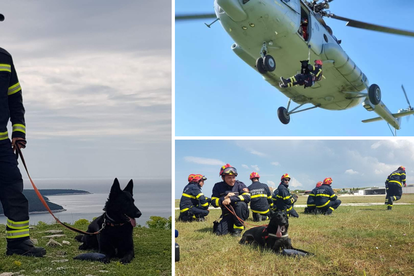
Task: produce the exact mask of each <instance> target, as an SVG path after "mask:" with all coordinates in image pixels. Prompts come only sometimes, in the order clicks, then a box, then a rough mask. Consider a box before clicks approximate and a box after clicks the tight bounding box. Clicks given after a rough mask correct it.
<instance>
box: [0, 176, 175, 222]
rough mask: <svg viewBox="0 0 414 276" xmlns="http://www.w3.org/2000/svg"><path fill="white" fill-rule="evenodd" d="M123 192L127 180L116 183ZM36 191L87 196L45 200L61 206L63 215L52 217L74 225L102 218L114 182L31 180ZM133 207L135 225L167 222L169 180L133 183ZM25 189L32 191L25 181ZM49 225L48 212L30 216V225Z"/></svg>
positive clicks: (50, 217) (169, 200) (0, 219)
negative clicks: (63, 191)
mask: <svg viewBox="0 0 414 276" xmlns="http://www.w3.org/2000/svg"><path fill="white" fill-rule="evenodd" d="M118 180H119V183H120V185H121V189H124V188H125V186H126V185H127V184H128V181H129V180H130V179H118ZM33 181H34V183H35V185H36V187H37V188H38V189H39V190H41V189H76V190H84V191H88V192H90V194H73V195H56V196H47V198H48V199H49V201H50V202H53V203H56V204H59V205H61V206H62V207H63V208H64V209H65V211H57V212H56V211H54V213H53V214H54V215H55V216H56V217H57V218H58V219H59V220H60V221H61V222H66V223H74V222H75V221H77V220H79V219H87V220H89V221H92V220H93V218H95V217H98V216H100V215H102V214H103V212H104V211H103V210H102V209H103V208H104V206H105V202H106V201H107V199H108V196H109V192H110V190H111V186H112V183H113V181H114V179H33ZM133 181H134V189H133V193H134V199H135V205H136V206H137V207H138V209H139V210H140V211H141V213H142V216H141V217H140V218H138V219H136V222H137V225H141V226H145V227H147V224H146V223H147V221H149V220H150V217H151V216H159V217H164V218H169V217H170V216H171V215H172V211H171V180H170V179H133ZM24 183H25V189H33V188H32V186H31V184H30V182H29V180H26V179H25V180H24ZM6 221H7V218H6V217H5V216H4V215H0V224H6ZM40 221H42V222H45V223H48V224H52V223H54V222H55V219H54V218H53V217H52V215H51V214H49V213H48V212H46V213H31V214H30V220H29V222H30V225H37V224H38V222H40Z"/></svg>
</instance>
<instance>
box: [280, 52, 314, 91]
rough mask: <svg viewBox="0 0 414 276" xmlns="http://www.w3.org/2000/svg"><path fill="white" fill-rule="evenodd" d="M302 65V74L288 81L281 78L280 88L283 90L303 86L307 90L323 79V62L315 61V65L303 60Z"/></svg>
mask: <svg viewBox="0 0 414 276" xmlns="http://www.w3.org/2000/svg"><path fill="white" fill-rule="evenodd" d="M301 63H302V70H301V74H297V75H295V76H293V77H290V78H288V79H284V78H283V77H280V80H281V81H282V82H281V83H280V84H279V86H280V87H281V88H286V87H292V86H295V85H303V86H304V87H305V88H306V87H311V86H313V85H314V84H315V82H317V81H320V80H321V79H322V60H320V59H317V60H315V65H311V64H308V61H307V60H303V61H301Z"/></svg>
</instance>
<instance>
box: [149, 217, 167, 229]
mask: <svg viewBox="0 0 414 276" xmlns="http://www.w3.org/2000/svg"><path fill="white" fill-rule="evenodd" d="M147 225H148V227H149V228H152V229H171V225H172V224H171V217H169V218H168V219H166V218H163V217H157V216H151V217H150V220H149V221H147Z"/></svg>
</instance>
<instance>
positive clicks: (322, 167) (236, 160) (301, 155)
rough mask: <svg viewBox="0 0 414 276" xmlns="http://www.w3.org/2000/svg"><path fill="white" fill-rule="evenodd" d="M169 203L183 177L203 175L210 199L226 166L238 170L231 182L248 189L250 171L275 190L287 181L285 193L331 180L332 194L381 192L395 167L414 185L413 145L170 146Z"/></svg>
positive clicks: (372, 142)
mask: <svg viewBox="0 0 414 276" xmlns="http://www.w3.org/2000/svg"><path fill="white" fill-rule="evenodd" d="M175 152H176V155H175V156H176V159H175V162H176V165H175V166H176V169H175V171H176V175H175V183H176V184H175V198H176V199H179V198H180V197H181V193H182V190H183V188H184V186H185V185H186V184H187V183H188V182H187V177H188V175H189V174H191V173H199V174H203V175H205V176H206V177H207V181H206V182H205V185H204V187H203V193H204V194H205V195H206V196H208V197H210V196H211V193H212V189H213V186H214V183H216V182H219V181H221V178H220V177H219V172H220V167H221V166H223V165H224V164H226V163H229V164H230V165H232V166H234V167H235V168H236V169H237V170H238V173H239V175H238V177H237V179H238V180H240V181H242V182H244V183H245V184H246V185H247V186H248V185H250V183H251V181H250V180H249V175H250V173H251V172H253V171H256V172H258V173H259V174H260V176H261V178H260V181H261V182H263V183H266V184H268V185H269V186H272V187H277V186H278V185H279V183H280V177H281V176H282V175H283V174H285V173H288V174H289V175H290V176H291V177H292V181H291V183H290V188H291V189H305V190H310V189H312V188H314V187H315V185H316V183H317V182H318V181H323V179H324V178H326V177H332V179H333V184H332V185H333V187H334V188H346V187H348V188H352V187H373V186H379V187H384V182H385V180H386V179H387V177H388V175H389V174H390V173H391V172H393V171H394V170H396V169H397V168H398V167H399V166H401V165H402V166H405V167H406V169H407V184H414V139H412V138H410V139H403V140H320V139H318V140H293V141H288V140H277V141H269V140H267V141H266V140H265V141H263V140H262V141H258V140H254V141H252V140H250V141H246V140H237V141H235V140H230V141H223V140H215V141H214V140H213V141H205V140H199V141H188V140H178V141H176V148H175Z"/></svg>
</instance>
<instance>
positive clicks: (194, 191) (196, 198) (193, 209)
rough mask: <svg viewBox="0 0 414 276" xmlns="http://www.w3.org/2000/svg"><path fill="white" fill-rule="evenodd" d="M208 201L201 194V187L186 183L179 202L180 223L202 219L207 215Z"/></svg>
mask: <svg viewBox="0 0 414 276" xmlns="http://www.w3.org/2000/svg"><path fill="white" fill-rule="evenodd" d="M209 201H210V199H209V198H207V197H205V196H204V194H203V193H202V192H201V186H200V185H199V184H198V183H197V182H191V183H188V184H187V186H185V187H184V190H183V194H182V196H181V200H180V217H179V218H178V219H179V220H181V221H193V220H195V219H200V218H204V217H205V216H207V215H208V213H209V212H208V210H207V209H208V206H209Z"/></svg>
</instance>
